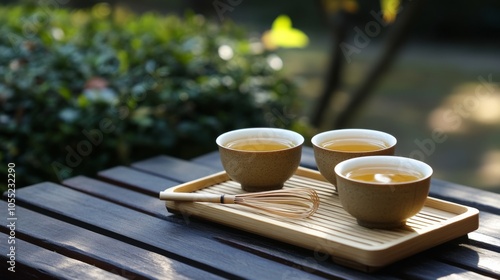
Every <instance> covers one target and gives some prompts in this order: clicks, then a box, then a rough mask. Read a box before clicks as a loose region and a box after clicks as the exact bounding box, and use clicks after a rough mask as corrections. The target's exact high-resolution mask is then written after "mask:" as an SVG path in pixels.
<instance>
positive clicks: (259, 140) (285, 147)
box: [216, 127, 304, 192]
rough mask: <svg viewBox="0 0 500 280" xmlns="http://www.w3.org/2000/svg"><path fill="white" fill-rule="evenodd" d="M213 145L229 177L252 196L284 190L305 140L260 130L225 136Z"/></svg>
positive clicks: (285, 132) (275, 130)
mask: <svg viewBox="0 0 500 280" xmlns="http://www.w3.org/2000/svg"><path fill="white" fill-rule="evenodd" d="M216 143H217V145H218V146H219V153H220V159H221V162H222V166H223V167H224V170H225V171H226V172H227V174H228V175H229V177H230V178H231V179H232V180H234V181H236V182H238V183H240V184H241V187H242V189H243V190H245V191H249V192H255V191H268V190H276V189H281V188H282V187H283V184H284V183H285V182H286V180H288V179H289V178H290V177H291V176H292V175H293V174H294V173H295V171H296V170H297V167H298V166H299V163H300V158H301V155H302V145H303V143H304V137H302V135H300V134H298V133H296V132H294V131H291V130H286V129H279V128H267V127H259V128H245V129H238V130H233V131H229V132H226V133H224V134H222V135H220V136H219V137H217V139H216ZM270 143H271V144H270Z"/></svg>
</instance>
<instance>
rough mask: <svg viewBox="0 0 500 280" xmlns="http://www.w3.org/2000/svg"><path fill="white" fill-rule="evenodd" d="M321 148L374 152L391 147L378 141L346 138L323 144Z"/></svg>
mask: <svg viewBox="0 0 500 280" xmlns="http://www.w3.org/2000/svg"><path fill="white" fill-rule="evenodd" d="M321 147H323V148H325V149H329V150H333V151H342V152H372V151H378V150H383V149H385V148H388V147H389V145H387V143H385V142H384V141H382V140H378V139H360V138H352V139H350V138H344V139H333V140H329V141H326V142H323V143H322V144H321Z"/></svg>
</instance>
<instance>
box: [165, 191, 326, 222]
mask: <svg viewBox="0 0 500 280" xmlns="http://www.w3.org/2000/svg"><path fill="white" fill-rule="evenodd" d="M160 199H161V200H170V201H190V202H214V203H221V204H239V205H244V206H247V207H250V208H253V209H255V210H257V211H259V212H264V213H266V214H268V215H271V216H276V217H284V218H292V219H300V218H307V217H309V216H311V215H312V214H314V212H316V210H318V207H319V197H318V194H317V193H316V191H315V190H313V189H311V188H293V189H280V190H275V191H266V192H254V193H245V194H236V195H227V194H220V195H219V194H205V193H181V192H168V191H163V192H160Z"/></svg>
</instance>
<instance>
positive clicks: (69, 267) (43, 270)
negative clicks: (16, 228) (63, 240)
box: [0, 228, 127, 280]
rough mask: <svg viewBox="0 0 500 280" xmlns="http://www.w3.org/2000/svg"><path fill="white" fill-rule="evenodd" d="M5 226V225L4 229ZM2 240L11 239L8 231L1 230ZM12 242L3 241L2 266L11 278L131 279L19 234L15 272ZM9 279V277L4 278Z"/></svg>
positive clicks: (1, 249)
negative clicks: (8, 253) (43, 246)
mask: <svg viewBox="0 0 500 280" xmlns="http://www.w3.org/2000/svg"><path fill="white" fill-rule="evenodd" d="M3 230H4V228H2V231H3ZM0 239H1V240H7V235H6V234H5V233H0ZM10 246H12V245H10V244H8V243H7V242H0V251H1V252H5V253H2V254H1V255H0V263H1V265H0V269H1V273H2V275H3V277H8V278H7V279H71V280H73V279H84V280H87V279H127V278H126V277H122V276H120V275H117V274H114V273H111V272H109V271H106V270H103V269H100V268H98V267H95V266H93V265H92V264H88V263H85V262H82V261H79V260H75V259H72V258H69V257H66V256H63V255H61V254H58V253H56V252H52V251H50V250H46V249H44V248H42V247H39V246H36V245H34V244H31V243H29V242H26V241H24V240H22V239H20V238H16V243H15V248H16V258H15V262H16V265H15V272H10V271H8V270H7V269H8V267H10V264H9V263H8V262H7V261H8V260H9V258H10V257H8V256H7V252H9V249H10ZM3 279H5V278H3Z"/></svg>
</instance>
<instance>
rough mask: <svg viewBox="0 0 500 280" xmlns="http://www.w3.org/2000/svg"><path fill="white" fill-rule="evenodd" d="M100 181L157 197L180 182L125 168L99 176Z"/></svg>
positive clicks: (115, 168)
mask: <svg viewBox="0 0 500 280" xmlns="http://www.w3.org/2000/svg"><path fill="white" fill-rule="evenodd" d="M97 175H98V176H99V178H100V179H102V180H106V181H108V182H111V183H113V184H117V185H120V186H123V187H126V188H129V189H131V190H134V191H138V192H141V193H144V194H149V195H154V196H157V195H158V193H159V192H160V191H163V190H165V189H168V188H170V187H173V186H175V185H178V184H179V182H178V181H173V180H168V179H165V178H161V177H158V176H154V175H151V174H146V173H144V172H141V171H138V170H136V169H133V168H129V167H125V166H116V167H113V168H109V169H106V170H103V171H100V172H99V173H98V174H97Z"/></svg>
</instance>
